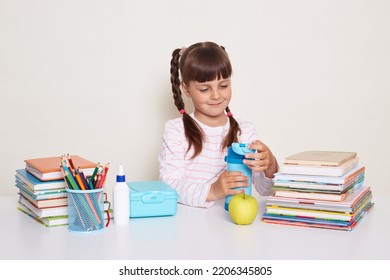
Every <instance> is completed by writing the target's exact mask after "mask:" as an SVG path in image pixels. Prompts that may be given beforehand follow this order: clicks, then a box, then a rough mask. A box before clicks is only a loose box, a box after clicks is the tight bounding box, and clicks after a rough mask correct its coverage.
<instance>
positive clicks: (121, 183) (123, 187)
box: [113, 164, 130, 225]
mask: <svg viewBox="0 0 390 280" xmlns="http://www.w3.org/2000/svg"><path fill="white" fill-rule="evenodd" d="M129 192H130V190H129V187H128V186H127V183H126V176H125V174H124V172H123V165H122V164H119V170H118V175H117V176H116V184H115V186H114V194H113V204H114V205H113V206H114V209H113V210H114V223H115V224H117V225H125V224H128V223H129V219H130V193H129Z"/></svg>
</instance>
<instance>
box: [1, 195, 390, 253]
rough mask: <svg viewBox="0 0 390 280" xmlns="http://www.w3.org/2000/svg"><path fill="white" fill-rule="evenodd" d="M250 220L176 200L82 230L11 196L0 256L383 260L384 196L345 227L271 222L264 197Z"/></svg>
mask: <svg viewBox="0 0 390 280" xmlns="http://www.w3.org/2000/svg"><path fill="white" fill-rule="evenodd" d="M257 199H258V201H259V206H260V207H259V208H260V210H259V214H258V217H257V218H256V220H255V221H254V223H253V224H252V225H249V226H238V225H235V224H234V223H233V222H231V220H230V217H229V214H228V212H226V211H225V210H224V209H223V201H219V202H217V203H216V204H215V205H214V206H213V207H212V208H210V209H200V208H192V207H188V206H184V205H178V210H177V214H176V215H175V216H171V217H158V218H138V219H131V220H130V223H129V224H128V225H125V226H117V225H115V224H114V223H111V224H110V226H109V227H107V228H105V229H104V230H103V231H101V232H98V233H93V234H88V235H80V234H75V233H72V232H69V231H68V228H67V226H61V227H54V228H47V227H45V226H43V225H41V224H39V223H37V222H36V221H35V220H33V219H31V218H30V217H28V216H27V215H25V214H23V213H22V212H20V211H19V210H17V209H16V207H17V200H18V198H17V196H16V195H15V196H3V197H0V213H1V214H2V226H1V228H2V230H1V231H0V248H1V250H0V259H3V260H21V259H25V260H26V259H36V260H45V259H54V260H62V259H67V260H77V259H91V260H92V259H101V260H103V259H113V260H123V259H137V260H147V259H171V260H173V259H183V260H190V259H198V260H205V259H221V260H228V259H264V260H286V259H290V260H292V259H296V260H304V259H313V260H332V259H343V260H345V259H348V260H357V259H360V260H367V259H372V260H379V259H386V260H389V259H390V226H389V222H388V220H389V217H390V215H389V214H390V195H380V196H379V195H375V192H374V198H373V202H374V203H375V206H374V207H373V208H372V209H371V210H370V212H369V213H368V215H367V216H366V217H364V219H363V220H362V221H361V222H360V224H359V225H358V226H357V227H356V228H355V229H354V230H353V231H351V232H344V231H337V230H328V229H315V228H304V227H294V226H285V225H272V224H266V223H263V222H261V221H260V217H261V215H262V213H263V212H264V209H265V199H264V198H259V197H257Z"/></svg>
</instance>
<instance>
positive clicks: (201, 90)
mask: <svg viewBox="0 0 390 280" xmlns="http://www.w3.org/2000/svg"><path fill="white" fill-rule="evenodd" d="M207 90H208V88H200V89H199V91H200V92H206V91H207Z"/></svg>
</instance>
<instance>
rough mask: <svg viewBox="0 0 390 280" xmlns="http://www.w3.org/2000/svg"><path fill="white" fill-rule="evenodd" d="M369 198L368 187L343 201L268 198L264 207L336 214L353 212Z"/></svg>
mask: <svg viewBox="0 0 390 280" xmlns="http://www.w3.org/2000/svg"><path fill="white" fill-rule="evenodd" d="M371 198H372V193H371V189H370V187H367V186H364V187H360V188H357V189H356V190H355V191H354V192H353V193H351V195H349V196H348V197H347V198H346V199H345V200H344V201H326V200H313V199H304V198H287V197H277V196H270V197H268V199H267V202H266V205H267V206H271V205H277V206H281V207H290V208H302V209H313V210H327V211H337V212H354V211H355V210H356V209H357V208H359V207H360V206H361V205H362V204H365V202H366V201H367V200H371Z"/></svg>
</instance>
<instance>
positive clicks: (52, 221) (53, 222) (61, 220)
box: [17, 203, 113, 227]
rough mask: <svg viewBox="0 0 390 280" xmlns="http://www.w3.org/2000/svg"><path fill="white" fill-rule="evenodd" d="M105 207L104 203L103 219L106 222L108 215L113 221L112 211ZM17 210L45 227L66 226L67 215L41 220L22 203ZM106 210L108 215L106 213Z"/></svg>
mask: <svg viewBox="0 0 390 280" xmlns="http://www.w3.org/2000/svg"><path fill="white" fill-rule="evenodd" d="M106 205H108V203H105V205H104V206H105V212H104V219H105V220H108V218H109V217H108V215H110V219H113V217H112V210H111V209H106ZM17 208H18V210H20V211H21V212H23V213H24V214H27V215H28V216H30V217H31V218H33V219H34V220H36V221H37V222H39V223H41V224H43V225H44V226H46V227H54V226H64V225H67V224H68V215H62V216H51V217H45V218H41V217H39V216H37V215H35V214H34V212H32V211H31V210H30V209H29V208H27V207H26V206H24V205H23V204H22V203H19V204H18V207H17ZM107 210H108V212H109V214H108V213H107Z"/></svg>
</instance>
